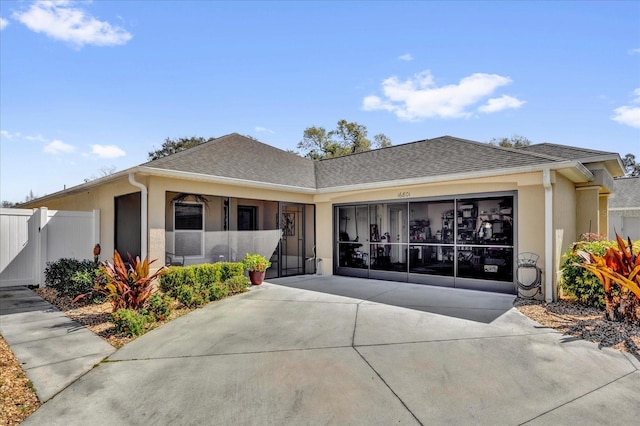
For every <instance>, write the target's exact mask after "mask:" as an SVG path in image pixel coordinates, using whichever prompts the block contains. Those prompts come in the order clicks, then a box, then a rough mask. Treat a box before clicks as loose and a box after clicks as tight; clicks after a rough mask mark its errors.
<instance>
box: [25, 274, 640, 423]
mask: <svg viewBox="0 0 640 426" xmlns="http://www.w3.org/2000/svg"><path fill="white" fill-rule="evenodd" d="M379 284H380V283H371V285H379ZM362 285H367V283H366V281H365V282H362ZM390 285H391V284H390ZM393 285H395V284H393ZM465 294H466V293H465ZM451 295H452V296H453V295H457V296H460V293H451ZM413 297H414V298H416V301H418V300H417V298H420V297H426V296H425V295H424V294H421V293H420V292H416V293H413ZM419 304H424V305H428V304H429V303H423V301H420V303H419ZM637 389H640V361H638V360H637V359H636V358H635V357H633V356H631V355H628V354H625V353H622V352H619V351H616V350H612V349H599V348H598V347H597V346H596V345H594V344H592V343H588V342H585V341H581V340H578V339H574V338H571V337H567V336H564V335H561V334H559V333H556V332H554V331H552V330H549V329H546V328H544V327H541V326H540V325H539V324H537V323H535V322H533V321H530V320H529V319H528V318H526V317H524V316H523V315H521V314H520V313H519V312H518V311H517V310H515V309H508V310H505V311H504V313H503V314H501V315H499V316H497V317H496V318H495V319H493V320H492V321H490V322H478V321H469V320H465V319H460V318H456V317H453V316H444V315H438V314H433V313H429V312H423V311H420V310H415V309H407V308H403V307H397V306H390V305H385V304H381V303H376V302H371V301H364V300H362V299H357V298H349V297H344V296H338V295H333V294H326V293H321V292H315V291H310V290H305V289H299V288H291V287H284V286H280V285H274V284H264V285H262V286H260V287H254V288H253V289H252V290H251V291H250V292H248V293H245V294H242V295H239V296H235V297H232V298H229V299H225V300H223V301H220V302H216V303H213V304H210V305H208V306H206V307H204V308H202V309H198V310H196V311H194V312H192V313H190V314H188V315H185V316H183V317H181V318H178V319H177V320H175V321H172V322H171V323H169V324H166V325H164V326H162V327H160V328H158V329H155V330H153V331H151V332H149V333H148V334H146V335H144V336H142V337H140V338H139V339H137V340H135V341H134V342H132V343H130V344H128V345H126V346H125V347H123V348H122V349H120V350H118V351H117V352H115V353H114V354H113V355H112V356H110V357H109V359H108V361H107V362H103V363H100V364H99V365H97V366H96V367H95V368H94V369H93V370H91V371H90V372H89V373H87V374H85V375H84V376H82V377H80V379H78V380H77V381H76V382H75V383H73V384H72V385H71V386H69V387H67V388H66V389H64V390H63V391H62V392H60V393H59V394H57V395H56V396H55V397H54V398H53V399H51V400H50V401H49V402H47V403H46V404H44V405H43V406H42V407H41V408H40V409H39V410H38V411H36V412H35V413H34V414H33V415H31V417H29V418H28V419H27V421H26V422H25V423H24V424H25V425H87V424H91V425H115V424H118V425H120V424H123V425H132V424H139V425H143V424H144V425H149V424H151V425H153V424H158V425H165V424H171V425H199V424H216V425H236V424H240V425H299V424H311V425H314V424H335V425H390V424H422V425H445V424H446V425H467V424H481V425H520V424H531V425H538V424H540V425H543V424H552V425H558V424H580V425H581V426H583V425H591V424H594V425H595V424H598V425H607V424H611V425H613V424H621V425H622V424H634V423H635V422H636V421H637V416H638V400H637Z"/></svg>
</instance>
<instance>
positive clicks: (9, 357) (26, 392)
mask: <svg viewBox="0 0 640 426" xmlns="http://www.w3.org/2000/svg"><path fill="white" fill-rule="evenodd" d="M39 407H40V401H38V397H37V396H36V393H35V392H34V391H33V387H32V386H31V382H30V381H29V380H28V379H27V376H26V375H25V374H24V371H22V367H21V366H20V363H18V360H17V359H16V357H15V356H14V355H13V352H11V349H10V348H9V345H7V342H5V340H4V338H3V337H2V336H0V425H7V426H14V425H17V424H20V422H22V421H23V420H24V419H26V418H27V417H29V414H31V413H33V412H34V411H36V410H37V409H38V408H39Z"/></svg>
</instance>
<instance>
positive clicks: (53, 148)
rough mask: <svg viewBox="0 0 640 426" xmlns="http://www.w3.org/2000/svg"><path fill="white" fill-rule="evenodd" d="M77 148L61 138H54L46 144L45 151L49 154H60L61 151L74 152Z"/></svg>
mask: <svg viewBox="0 0 640 426" xmlns="http://www.w3.org/2000/svg"><path fill="white" fill-rule="evenodd" d="M75 150H76V148H75V147H74V146H73V145H69V144H67V143H64V142H62V141H60V140H57V139H56V140H53V141H51V142H50V143H48V144H47V145H45V146H44V149H43V151H44V152H46V153H48V154H54V155H55V154H60V153H61V152H73V151H75Z"/></svg>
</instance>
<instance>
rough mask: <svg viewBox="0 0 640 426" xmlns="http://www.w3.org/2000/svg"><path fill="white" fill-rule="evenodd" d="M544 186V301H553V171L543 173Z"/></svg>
mask: <svg viewBox="0 0 640 426" xmlns="http://www.w3.org/2000/svg"><path fill="white" fill-rule="evenodd" d="M542 185H543V186H544V265H545V269H546V271H545V273H544V299H545V301H547V302H552V301H553V281H552V279H553V269H552V268H553V187H552V186H551V171H550V170H549V169H544V170H543V171H542Z"/></svg>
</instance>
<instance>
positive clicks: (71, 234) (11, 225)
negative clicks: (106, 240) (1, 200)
mask: <svg viewBox="0 0 640 426" xmlns="http://www.w3.org/2000/svg"><path fill="white" fill-rule="evenodd" d="M99 242H100V211H99V210H94V211H92V212H72V211H63V210H48V209H47V208H40V209H33V210H23V209H0V287H10V286H16V285H44V269H45V268H46V266H47V262H55V261H56V260H58V259H60V258H63V257H67V258H75V259H78V260H83V259H92V258H93V247H94V246H95V244H96V243H99Z"/></svg>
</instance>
